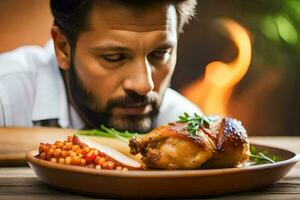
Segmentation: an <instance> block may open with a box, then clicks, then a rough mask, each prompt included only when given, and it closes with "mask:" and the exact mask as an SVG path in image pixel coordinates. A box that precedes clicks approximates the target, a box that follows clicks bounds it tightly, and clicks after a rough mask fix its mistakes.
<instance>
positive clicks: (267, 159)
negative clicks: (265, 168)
mask: <svg viewBox="0 0 300 200" xmlns="http://www.w3.org/2000/svg"><path fill="white" fill-rule="evenodd" d="M250 158H251V159H252V161H254V162H255V164H265V163H275V162H278V161H280V158H279V157H277V156H274V155H272V156H270V155H269V152H268V151H267V150H264V151H263V152H259V151H257V149H256V148H255V147H254V146H250Z"/></svg>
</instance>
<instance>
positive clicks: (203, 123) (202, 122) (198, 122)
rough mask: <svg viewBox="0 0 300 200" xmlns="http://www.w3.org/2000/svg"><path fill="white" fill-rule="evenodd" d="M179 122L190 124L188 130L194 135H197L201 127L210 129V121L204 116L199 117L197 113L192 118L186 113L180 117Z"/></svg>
mask: <svg viewBox="0 0 300 200" xmlns="http://www.w3.org/2000/svg"><path fill="white" fill-rule="evenodd" d="M178 122H186V123H188V125H187V130H188V131H189V133H190V134H192V135H196V133H197V131H198V129H199V128H200V127H205V128H209V121H208V120H207V119H205V117H204V116H199V115H198V114H197V113H194V116H190V115H189V114H187V113H186V112H185V113H184V114H183V115H181V116H179V118H178Z"/></svg>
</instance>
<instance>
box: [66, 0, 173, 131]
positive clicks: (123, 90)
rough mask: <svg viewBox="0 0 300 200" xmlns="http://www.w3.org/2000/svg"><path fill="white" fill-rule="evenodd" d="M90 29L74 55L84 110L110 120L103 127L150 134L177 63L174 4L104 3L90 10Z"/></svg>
mask: <svg viewBox="0 0 300 200" xmlns="http://www.w3.org/2000/svg"><path fill="white" fill-rule="evenodd" d="M88 25H89V29H88V30H85V31H83V32H81V33H80V34H79V36H78V39H77V42H76V48H75V52H74V54H73V55H72V69H74V73H73V74H74V76H73V79H76V82H78V86H79V87H77V88H74V90H75V91H76V92H78V93H84V94H85V96H86V97H87V98H85V99H84V100H82V102H83V104H84V106H85V107H87V108H88V109H90V110H92V111H94V112H96V113H99V115H103V116H105V117H106V119H105V120H104V122H102V123H105V124H106V125H108V126H110V127H115V128H117V129H119V130H130V131H139V132H146V131H149V130H150V129H151V126H152V123H153V118H154V117H155V116H156V115H157V113H158V109H159V106H160V104H161V100H162V97H163V94H164V92H165V89H166V88H167V86H168V85H169V82H170V79H171V76H172V73H173V70H174V67H175V63H176V47H177V19H176V11H175V8H174V6H173V5H168V4H165V3H158V4H153V5H151V6H145V7H143V8H140V7H139V8H137V7H132V6H128V5H123V4H120V3H113V1H102V3H97V4H96V5H95V6H94V7H93V8H92V9H91V12H90V14H89V17H88ZM71 77H72V76H71ZM75 77H76V78H75ZM74 90H73V91H74ZM73 93H74V92H73Z"/></svg>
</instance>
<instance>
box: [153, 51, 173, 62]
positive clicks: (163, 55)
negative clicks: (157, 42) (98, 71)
mask: <svg viewBox="0 0 300 200" xmlns="http://www.w3.org/2000/svg"><path fill="white" fill-rule="evenodd" d="M149 56H150V57H151V58H154V59H160V60H162V59H163V60H165V59H168V58H169V56H170V51H168V50H156V51H153V52H151V53H150V54H149Z"/></svg>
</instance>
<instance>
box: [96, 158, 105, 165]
mask: <svg viewBox="0 0 300 200" xmlns="http://www.w3.org/2000/svg"><path fill="white" fill-rule="evenodd" d="M105 162H106V158H105V157H101V158H100V159H99V160H98V165H103V164H104V163H105Z"/></svg>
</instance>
